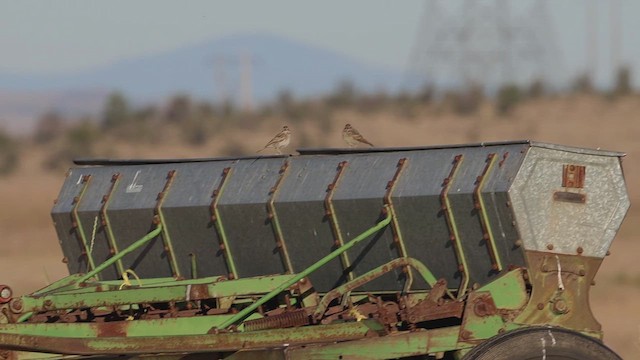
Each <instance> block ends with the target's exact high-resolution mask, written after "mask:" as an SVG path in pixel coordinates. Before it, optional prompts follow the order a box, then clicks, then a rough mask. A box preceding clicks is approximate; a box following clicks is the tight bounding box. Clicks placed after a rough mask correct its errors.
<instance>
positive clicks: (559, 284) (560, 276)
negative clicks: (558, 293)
mask: <svg viewBox="0 0 640 360" xmlns="http://www.w3.org/2000/svg"><path fill="white" fill-rule="evenodd" d="M556 262H557V263H558V289H560V290H564V284H563V283H562V266H560V258H559V257H558V255H556Z"/></svg>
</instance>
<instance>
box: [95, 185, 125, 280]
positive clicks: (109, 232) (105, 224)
mask: <svg viewBox="0 0 640 360" xmlns="http://www.w3.org/2000/svg"><path fill="white" fill-rule="evenodd" d="M120 179H122V175H121V174H120V173H118V172H117V173H114V174H113V175H112V176H111V186H110V187H109V192H108V193H107V194H106V195H104V196H103V197H102V207H101V208H100V217H101V223H102V228H103V229H104V230H105V234H106V236H107V241H108V242H109V254H110V255H111V256H113V255H115V254H117V253H118V243H117V241H116V238H115V236H114V235H113V229H112V228H111V222H110V221H109V215H108V214H107V209H108V207H109V203H110V202H111V198H112V197H113V193H114V192H115V191H116V188H117V187H118V184H119V183H120ZM116 266H117V267H118V272H119V273H120V274H122V273H124V271H125V268H124V265H122V260H118V261H117V262H116Z"/></svg>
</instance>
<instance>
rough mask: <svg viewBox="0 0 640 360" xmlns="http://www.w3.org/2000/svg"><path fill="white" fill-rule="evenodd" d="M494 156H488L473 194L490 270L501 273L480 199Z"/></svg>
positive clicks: (484, 209) (498, 259)
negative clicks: (486, 248)
mask: <svg viewBox="0 0 640 360" xmlns="http://www.w3.org/2000/svg"><path fill="white" fill-rule="evenodd" d="M496 158H497V157H496V154H493V153H492V154H489V156H487V165H486V166H485V168H484V170H483V171H482V174H481V175H480V176H479V177H478V182H477V185H476V188H475V189H474V191H473V194H474V196H475V198H476V208H477V209H478V213H479V214H480V223H481V224H482V230H483V232H484V234H483V236H484V241H486V243H487V247H488V250H489V256H490V257H491V262H492V264H491V268H492V269H493V270H496V271H502V270H503V269H504V266H503V265H502V259H500V253H498V249H497V247H496V240H495V237H494V236H493V230H492V229H491V222H489V215H488V214H487V206H486V205H485V203H484V199H483V198H482V190H483V189H484V185H485V184H486V180H487V174H489V173H490V172H491V169H492V168H493V165H494V164H495V162H496Z"/></svg>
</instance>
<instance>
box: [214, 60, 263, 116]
mask: <svg viewBox="0 0 640 360" xmlns="http://www.w3.org/2000/svg"><path fill="white" fill-rule="evenodd" d="M255 63H256V58H255V56H253V54H252V53H251V52H249V51H246V50H243V51H238V53H237V54H234V55H227V54H216V55H214V57H213V79H214V83H215V90H216V93H215V99H216V100H217V103H219V104H224V103H227V102H231V101H232V102H234V103H237V104H239V105H240V108H241V109H242V110H244V111H248V112H250V111H252V110H253V108H254V100H253V66H254V65H255ZM230 79H231V80H230ZM238 85H239V86H238ZM238 89H239V90H238ZM234 90H238V94H237V96H234V97H233V98H232V93H235V91H234Z"/></svg>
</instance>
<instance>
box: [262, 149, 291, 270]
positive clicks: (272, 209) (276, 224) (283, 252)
mask: <svg viewBox="0 0 640 360" xmlns="http://www.w3.org/2000/svg"><path fill="white" fill-rule="evenodd" d="M288 168H289V161H285V162H284V164H283V165H282V167H281V168H280V177H278V180H277V182H276V184H275V185H274V186H273V188H271V191H270V193H271V198H270V199H269V202H268V203H267V209H268V210H269V220H270V221H271V224H272V225H273V232H274V234H275V236H276V241H277V246H278V249H279V250H280V256H282V262H283V263H284V266H285V268H286V269H287V273H288V274H293V273H294V272H295V270H294V269H293V264H292V262H291V257H290V256H289V251H288V250H287V244H286V242H285V241H284V235H283V234H282V228H281V227H280V221H279V220H278V213H277V212H276V206H275V200H276V196H277V194H278V190H279V189H280V184H281V183H282V180H283V179H284V177H285V175H286V174H287V169H288Z"/></svg>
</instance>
